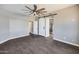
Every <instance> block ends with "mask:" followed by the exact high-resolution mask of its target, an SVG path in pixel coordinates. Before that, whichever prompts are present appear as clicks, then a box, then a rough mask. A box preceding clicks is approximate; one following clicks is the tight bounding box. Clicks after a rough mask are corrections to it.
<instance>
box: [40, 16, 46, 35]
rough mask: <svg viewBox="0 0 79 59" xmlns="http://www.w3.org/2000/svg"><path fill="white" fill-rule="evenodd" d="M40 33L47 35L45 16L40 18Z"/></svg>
mask: <svg viewBox="0 0 79 59" xmlns="http://www.w3.org/2000/svg"><path fill="white" fill-rule="evenodd" d="M39 35H42V36H45V18H40V19H39Z"/></svg>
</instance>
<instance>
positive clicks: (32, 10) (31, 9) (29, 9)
mask: <svg viewBox="0 0 79 59" xmlns="http://www.w3.org/2000/svg"><path fill="white" fill-rule="evenodd" d="M25 7H26V8H28V9H29V10H31V11H33V10H32V9H31V8H29V7H28V6H25Z"/></svg>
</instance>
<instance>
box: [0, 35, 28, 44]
mask: <svg viewBox="0 0 79 59" xmlns="http://www.w3.org/2000/svg"><path fill="white" fill-rule="evenodd" d="M28 35H29V34H28ZM28 35H21V36H17V37H11V38H7V39H6V40H3V41H0V44H2V43H4V42H6V41H8V40H11V39H15V38H19V37H24V36H28Z"/></svg>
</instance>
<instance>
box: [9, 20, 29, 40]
mask: <svg viewBox="0 0 79 59" xmlns="http://www.w3.org/2000/svg"><path fill="white" fill-rule="evenodd" d="M27 25H28V24H27V21H26V20H24V19H9V29H10V31H9V32H10V34H9V38H17V37H21V36H26V35H28V34H27Z"/></svg>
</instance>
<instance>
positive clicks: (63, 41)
mask: <svg viewBox="0 0 79 59" xmlns="http://www.w3.org/2000/svg"><path fill="white" fill-rule="evenodd" d="M54 40H56V41H60V42H63V43H67V44H70V45H73V46H77V47H79V45H78V44H75V43H71V42H67V41H64V40H60V39H57V38H54Z"/></svg>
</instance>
